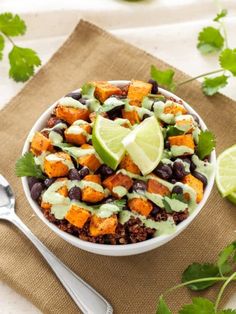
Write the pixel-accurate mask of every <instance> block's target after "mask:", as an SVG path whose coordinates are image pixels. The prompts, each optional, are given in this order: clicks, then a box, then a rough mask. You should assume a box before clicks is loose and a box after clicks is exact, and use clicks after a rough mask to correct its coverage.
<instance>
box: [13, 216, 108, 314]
mask: <svg viewBox="0 0 236 314" xmlns="http://www.w3.org/2000/svg"><path fill="white" fill-rule="evenodd" d="M9 218H10V219H8V220H9V221H11V222H12V223H13V224H14V225H15V226H16V227H18V228H19V229H20V230H21V231H22V232H23V233H24V234H25V235H26V237H27V238H28V239H29V240H31V242H32V243H33V244H34V245H35V246H36V248H37V249H38V251H39V252H40V253H41V254H42V255H43V257H44V258H45V260H46V261H47V263H48V264H49V266H50V267H51V269H52V270H53V271H54V273H55V274H56V276H57V278H58V279H59V280H60V282H61V283H62V285H63V286H64V287H65V289H66V290H67V292H68V293H69V294H70V296H71V298H72V299H73V300H74V302H75V303H76V305H77V306H78V307H79V308H80V309H81V310H82V312H83V313H84V314H85V313H86V314H111V313H113V309H112V306H111V305H110V304H109V303H108V302H107V301H106V300H105V299H104V298H103V297H102V296H101V295H100V294H99V293H98V292H96V291H95V290H94V289H93V288H92V287H90V286H89V285H88V284H87V283H86V282H84V281H83V280H82V279H81V278H79V277H78V276H77V275H76V274H75V273H74V272H72V271H71V270H70V269H69V268H68V267H67V266H66V265H64V264H63V263H62V262H61V261H60V260H59V259H58V258H57V257H56V256H55V255H54V254H53V253H52V252H51V251H49V249H48V248H46V246H45V245H44V244H43V243H42V242H41V241H40V240H39V239H38V238H37V237H36V236H35V235H34V234H33V233H32V232H31V231H30V229H29V228H28V227H27V226H26V225H25V224H24V223H23V222H22V220H21V219H20V218H19V217H18V216H17V215H16V214H12V215H11V217H9Z"/></svg>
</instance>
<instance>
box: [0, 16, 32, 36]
mask: <svg viewBox="0 0 236 314" xmlns="http://www.w3.org/2000/svg"><path fill="white" fill-rule="evenodd" d="M0 31H1V32H2V33H4V34H5V35H7V36H19V35H24V34H25V32H26V25H25V22H24V21H23V20H22V19H21V18H20V17H19V15H17V14H16V15H13V14H12V13H2V14H0Z"/></svg>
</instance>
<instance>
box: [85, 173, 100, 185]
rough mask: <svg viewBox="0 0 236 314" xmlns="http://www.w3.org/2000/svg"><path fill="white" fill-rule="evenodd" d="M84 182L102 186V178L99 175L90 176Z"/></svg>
mask: <svg viewBox="0 0 236 314" xmlns="http://www.w3.org/2000/svg"><path fill="white" fill-rule="evenodd" d="M83 180H85V181H90V182H94V183H97V184H101V178H100V176H99V175H98V174H88V175H87V176H85V177H84V178H83Z"/></svg>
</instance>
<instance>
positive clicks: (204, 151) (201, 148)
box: [197, 130, 216, 159]
mask: <svg viewBox="0 0 236 314" xmlns="http://www.w3.org/2000/svg"><path fill="white" fill-rule="evenodd" d="M215 146H216V140H215V135H214V134H213V133H212V132H211V131H208V130H206V131H201V133H200V134H199V137H198V147H197V154H198V157H199V158H200V159H204V158H205V157H207V156H209V155H210V153H211V152H212V151H213V149H214V148H215Z"/></svg>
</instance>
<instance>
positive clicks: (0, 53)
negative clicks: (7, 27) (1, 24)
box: [0, 35, 5, 60]
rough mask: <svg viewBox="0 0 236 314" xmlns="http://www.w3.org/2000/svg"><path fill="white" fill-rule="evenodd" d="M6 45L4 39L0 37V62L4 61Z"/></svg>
mask: <svg viewBox="0 0 236 314" xmlns="http://www.w3.org/2000/svg"><path fill="white" fill-rule="evenodd" d="M4 45H5V42H4V37H3V36H2V35H0V60H2V57H3V49H4Z"/></svg>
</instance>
